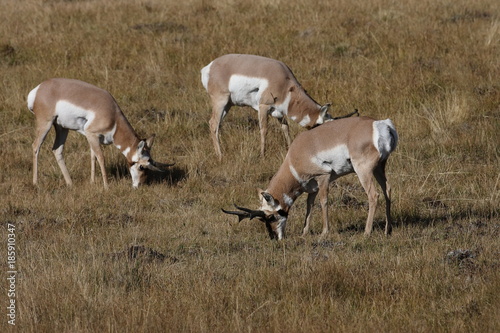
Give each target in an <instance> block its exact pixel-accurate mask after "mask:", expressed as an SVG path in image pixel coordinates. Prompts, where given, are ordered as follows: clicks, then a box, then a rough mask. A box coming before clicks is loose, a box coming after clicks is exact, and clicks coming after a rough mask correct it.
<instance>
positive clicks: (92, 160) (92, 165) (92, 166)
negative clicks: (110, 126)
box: [90, 147, 95, 183]
mask: <svg viewBox="0 0 500 333" xmlns="http://www.w3.org/2000/svg"><path fill="white" fill-rule="evenodd" d="M90 182H91V183H94V182H95V154H94V150H93V149H92V147H90Z"/></svg>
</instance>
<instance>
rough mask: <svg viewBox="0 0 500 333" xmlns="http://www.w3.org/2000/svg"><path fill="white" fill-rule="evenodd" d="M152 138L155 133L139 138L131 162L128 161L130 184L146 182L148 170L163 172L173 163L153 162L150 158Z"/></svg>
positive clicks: (137, 184) (136, 185)
mask: <svg viewBox="0 0 500 333" xmlns="http://www.w3.org/2000/svg"><path fill="white" fill-rule="evenodd" d="M154 139H155V135H154V134H153V135H152V136H150V137H149V138H148V139H145V140H141V141H140V142H139V144H138V145H137V151H136V152H135V154H134V156H133V157H132V162H130V163H129V169H130V175H131V176H132V186H133V187H135V188H137V187H139V185H142V184H144V183H145V182H146V179H147V171H148V170H152V171H160V172H163V171H165V169H166V168H167V167H169V166H172V165H174V164H163V163H159V162H155V161H154V160H153V159H152V158H151V155H150V151H151V147H152V146H153V142H154Z"/></svg>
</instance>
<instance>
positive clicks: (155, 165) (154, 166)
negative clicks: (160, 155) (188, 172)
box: [145, 160, 175, 172]
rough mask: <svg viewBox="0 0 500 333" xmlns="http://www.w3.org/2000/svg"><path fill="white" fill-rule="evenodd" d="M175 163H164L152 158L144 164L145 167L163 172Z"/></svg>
mask: <svg viewBox="0 0 500 333" xmlns="http://www.w3.org/2000/svg"><path fill="white" fill-rule="evenodd" d="M174 164H175V163H171V164H165V163H160V162H155V161H153V160H149V164H148V165H147V166H145V168H146V169H148V170H152V171H158V172H165V171H166V170H165V169H166V168H168V167H171V166H173V165H174Z"/></svg>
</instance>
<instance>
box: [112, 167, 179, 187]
mask: <svg viewBox="0 0 500 333" xmlns="http://www.w3.org/2000/svg"><path fill="white" fill-rule="evenodd" d="M108 173H109V174H110V175H112V177H113V178H116V179H122V178H130V173H129V170H128V168H127V166H126V165H124V164H121V163H120V164H113V165H111V166H109V168H108ZM186 178H187V171H186V170H185V169H183V168H180V167H176V166H175V165H174V166H171V167H168V168H167V169H165V171H163V172H157V171H150V170H148V179H147V182H146V184H147V185H152V184H164V183H166V184H168V185H175V184H177V183H179V182H180V181H182V180H185V179H186Z"/></svg>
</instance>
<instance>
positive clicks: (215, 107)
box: [209, 94, 232, 161]
mask: <svg viewBox="0 0 500 333" xmlns="http://www.w3.org/2000/svg"><path fill="white" fill-rule="evenodd" d="M211 98H212V117H211V118H210V121H209V124H210V135H211V136H212V141H213V144H214V148H215V153H216V154H217V156H218V157H219V161H221V160H222V151H221V148H220V141H219V130H220V124H221V122H222V120H223V119H224V117H225V116H226V114H227V113H228V111H229V109H230V108H231V106H232V104H231V102H230V101H229V98H230V97H229V94H228V95H224V96H221V97H218V99H217V100H215V99H214V98H215V97H213V96H211Z"/></svg>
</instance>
